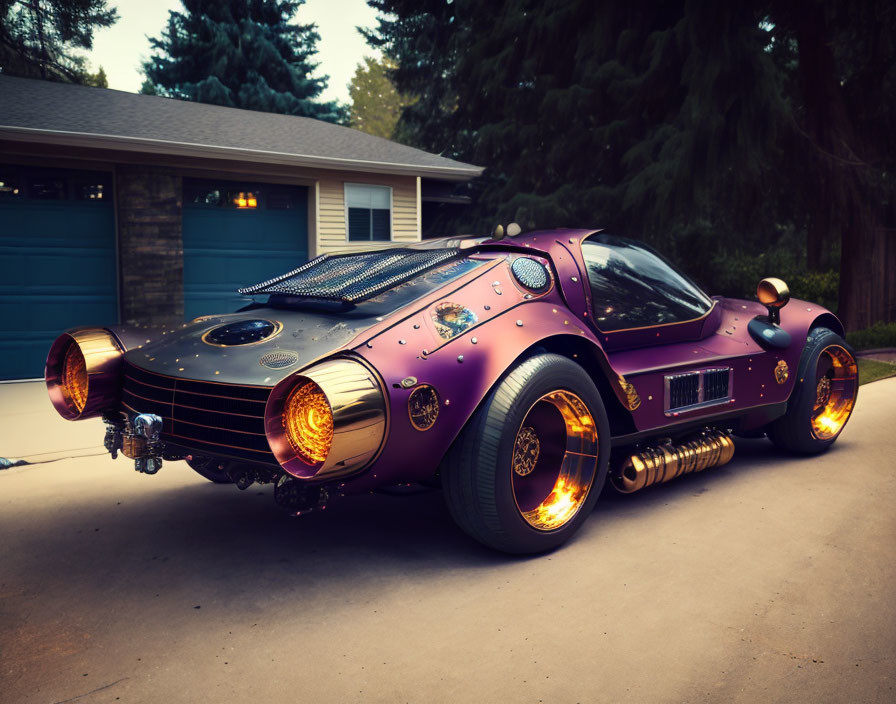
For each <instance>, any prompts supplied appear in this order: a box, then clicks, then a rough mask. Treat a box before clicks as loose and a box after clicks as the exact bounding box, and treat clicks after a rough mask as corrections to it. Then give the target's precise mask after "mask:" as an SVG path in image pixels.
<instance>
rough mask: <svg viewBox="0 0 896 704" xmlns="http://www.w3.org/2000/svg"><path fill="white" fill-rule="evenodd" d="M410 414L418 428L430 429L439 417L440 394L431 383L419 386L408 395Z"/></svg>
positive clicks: (413, 423)
mask: <svg viewBox="0 0 896 704" xmlns="http://www.w3.org/2000/svg"><path fill="white" fill-rule="evenodd" d="M408 416H409V417H410V419H411V425H413V426H414V427H415V428H416V429H417V430H429V429H430V428H431V427H432V426H434V425H435V424H436V419H437V418H438V417H439V394H438V393H437V392H436V390H435V389H434V388H433V387H431V386H430V385H429V384H423V385H421V386H418V387H417V388H416V389H414V390H413V391H412V392H411V395H410V396H408Z"/></svg>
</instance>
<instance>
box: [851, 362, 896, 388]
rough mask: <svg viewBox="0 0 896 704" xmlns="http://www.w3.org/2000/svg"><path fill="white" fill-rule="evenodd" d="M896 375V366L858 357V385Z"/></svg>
mask: <svg viewBox="0 0 896 704" xmlns="http://www.w3.org/2000/svg"><path fill="white" fill-rule="evenodd" d="M893 375H896V364H890V363H889V362H878V361H877V360H876V359H863V358H861V357H859V385H860V386H861V385H862V384H870V383H871V382H872V381H877V380H878V379H885V378H886V377H888V376H893Z"/></svg>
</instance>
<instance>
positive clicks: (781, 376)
mask: <svg viewBox="0 0 896 704" xmlns="http://www.w3.org/2000/svg"><path fill="white" fill-rule="evenodd" d="M788 376H790V367H788V366H787V362H785V361H784V360H783V359H782V360H779V361H778V366H776V367H775V381H777V382H778V383H779V384H783V383H784V382H785V381H787V377H788Z"/></svg>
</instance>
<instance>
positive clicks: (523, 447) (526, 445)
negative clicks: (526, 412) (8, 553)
mask: <svg viewBox="0 0 896 704" xmlns="http://www.w3.org/2000/svg"><path fill="white" fill-rule="evenodd" d="M540 452H541V443H540V442H539V441H538V434H537V433H536V432H535V429H534V428H531V427H529V426H528V425H524V426H523V427H522V428H520V432H518V433H517V434H516V442H514V444H513V471H514V472H516V473H517V474H519V475H520V476H521V477H525V476H528V475H529V474H531V473H532V470H533V469H535V465H536V463H537V462H538V455H539V453H540Z"/></svg>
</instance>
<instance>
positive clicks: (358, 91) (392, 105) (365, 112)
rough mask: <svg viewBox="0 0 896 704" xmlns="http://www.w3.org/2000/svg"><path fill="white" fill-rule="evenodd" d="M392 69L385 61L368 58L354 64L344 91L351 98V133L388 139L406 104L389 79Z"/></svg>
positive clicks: (391, 62)
mask: <svg viewBox="0 0 896 704" xmlns="http://www.w3.org/2000/svg"><path fill="white" fill-rule="evenodd" d="M394 69H395V64H394V62H393V61H392V60H391V59H389V58H384V59H381V60H379V61H378V60H376V59H373V58H370V57H367V58H365V59H364V62H363V63H360V64H358V67H357V68H356V69H355V75H354V76H352V81H351V83H350V84H349V87H348V93H349V96H350V97H351V101H352V102H351V105H350V106H349V124H350V125H351V126H352V127H354V128H355V129H358V130H361V131H362V132H367V133H368V134H372V135H375V136H377V137H384V138H386V139H391V138H392V134H393V132H394V131H395V125H396V123H397V122H398V118H399V117H400V116H401V111H402V109H403V108H404V107H405V106H406V105H407V104H408V101H407V99H405V98H403V97H402V96H401V95H400V94H399V92H398V91H397V90H396V89H395V86H394V85H393V84H392V81H391V80H390V79H389V74H388V73H387V72H388V71H390V70H394Z"/></svg>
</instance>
